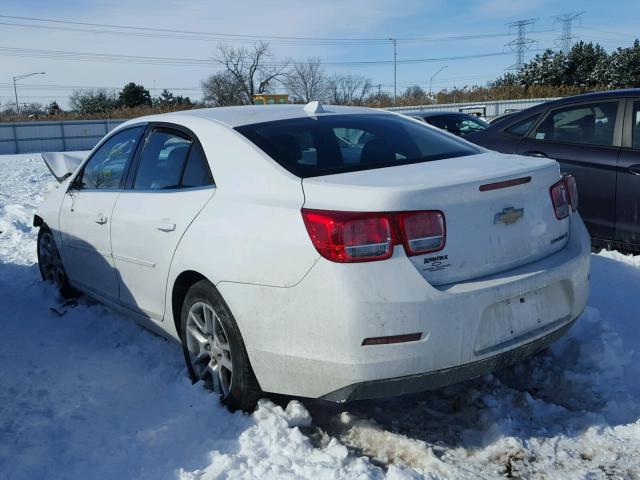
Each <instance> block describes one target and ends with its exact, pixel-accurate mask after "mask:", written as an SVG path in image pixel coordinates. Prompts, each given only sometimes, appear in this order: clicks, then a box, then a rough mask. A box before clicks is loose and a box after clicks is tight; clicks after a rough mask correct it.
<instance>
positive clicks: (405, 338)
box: [362, 333, 422, 346]
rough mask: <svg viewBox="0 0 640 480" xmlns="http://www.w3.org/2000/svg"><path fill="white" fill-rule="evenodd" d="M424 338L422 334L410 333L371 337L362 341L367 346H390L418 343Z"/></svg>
mask: <svg viewBox="0 0 640 480" xmlns="http://www.w3.org/2000/svg"><path fill="white" fill-rule="evenodd" d="M421 338H422V333H408V334H406V335H391V336H389V337H371V338H365V339H364V340H363V341H362V346H365V345H388V344H390V343H405V342H417V341H418V340H420V339H421Z"/></svg>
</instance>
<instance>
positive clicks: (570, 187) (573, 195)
mask: <svg viewBox="0 0 640 480" xmlns="http://www.w3.org/2000/svg"><path fill="white" fill-rule="evenodd" d="M562 178H563V180H564V181H565V183H566V184H567V192H568V193H569V203H570V204H571V210H572V211H574V212H575V211H576V210H577V209H578V185H577V184H576V179H575V178H573V175H569V174H568V173H567V174H565V175H564V176H563V177H562Z"/></svg>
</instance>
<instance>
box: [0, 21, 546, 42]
mask: <svg viewBox="0 0 640 480" xmlns="http://www.w3.org/2000/svg"><path fill="white" fill-rule="evenodd" d="M0 18H7V19H14V20H22V21H31V22H44V23H53V24H58V25H57V26H52V25H35V24H25V23H15V22H0V25H5V26H13V27H22V28H35V29H47V30H61V31H71V32H79V33H100V34H108V35H125V36H137V37H151V38H167V39H177V40H197V41H213V42H220V41H224V42H244V43H246V42H256V41H259V40H265V41H268V42H270V43H274V44H304V45H308V44H319V45H371V44H380V45H384V44H387V43H388V41H389V39H388V38H371V37H370V38H366V37H365V38H357V37H356V38H344V37H343V38H340V37H334V38H331V37H284V36H273V35H253V34H230V33H220V32H203V31H194V30H173V29H164V28H155V27H140V26H130V25H114V24H103V23H88V22H75V21H68V20H54V19H50V18H36V17H18V16H14V15H0ZM60 25H76V26H82V27H99V28H74V27H68V26H60ZM105 28H107V29H117V30H105ZM549 31H552V30H540V31H536V32H531V33H545V32H549ZM509 35H511V34H510V33H487V34H476V35H443V36H432V37H398V38H397V39H396V40H397V41H398V42H445V41H446V42H449V41H465V40H480V39H487V38H498V37H505V36H509ZM394 38H395V37H394Z"/></svg>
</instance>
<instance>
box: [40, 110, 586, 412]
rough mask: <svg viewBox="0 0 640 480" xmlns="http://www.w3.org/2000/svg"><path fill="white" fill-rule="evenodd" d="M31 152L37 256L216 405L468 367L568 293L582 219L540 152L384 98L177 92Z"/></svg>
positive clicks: (318, 393) (356, 389) (512, 342)
mask: <svg viewBox="0 0 640 480" xmlns="http://www.w3.org/2000/svg"><path fill="white" fill-rule="evenodd" d="M43 156H44V157H45V161H47V164H48V165H49V168H50V169H51V171H52V173H53V174H54V175H55V176H56V177H57V178H58V180H59V181H60V184H59V186H58V188H55V189H53V190H52V191H51V192H49V193H48V194H47V195H46V197H45V200H44V202H43V203H42V205H41V206H40V208H39V210H38V212H37V215H36V216H35V218H34V224H35V225H36V226H38V227H40V231H39V237H38V258H39V263H40V270H41V273H42V276H43V278H44V279H45V280H49V281H53V282H54V283H55V284H56V285H57V286H58V288H59V289H60V290H61V292H62V294H63V295H65V296H68V295H73V294H75V293H77V292H78V291H80V292H83V293H86V294H87V295H90V296H91V297H94V298H96V299H98V300H100V301H102V302H104V303H105V304H107V305H109V306H111V307H113V308H116V309H118V310H120V311H122V312H125V313H127V314H129V315H131V316H132V317H135V318H136V319H138V320H139V321H141V322H142V323H144V324H145V325H146V326H148V327H150V328H152V329H153V330H154V331H156V332H159V333H161V334H163V335H166V336H168V337H171V338H174V339H176V340H177V341H180V342H181V343H182V346H183V350H184V354H185V359H186V363H187V367H188V370H189V373H190V375H191V376H192V379H193V380H194V381H197V380H203V381H204V382H206V383H207V385H209V386H210V387H211V388H212V389H213V390H214V391H215V392H217V393H219V394H220V396H221V398H222V400H223V401H224V402H225V403H226V404H227V405H228V406H229V407H230V408H232V409H234V408H242V409H251V408H252V407H253V406H254V405H255V403H256V401H257V399H258V398H259V397H260V395H261V394H262V392H275V393H280V394H289V395H296V396H304V397H314V398H318V397H320V398H324V399H328V400H333V401H338V402H343V401H350V400H356V399H363V398H376V397H383V396H390V395H398V394H404V393H410V392H417V391H422V390H428V389H434V388H438V387H441V386H444V385H447V384H451V383H454V382H459V381H462V380H466V379H468V378H473V377H477V376H479V375H483V374H485V373H487V372H491V371H494V370H496V369H498V368H500V367H503V366H505V365H508V364H511V363H513V362H515V361H518V360H520V359H522V358H525V357H526V356H528V355H531V354H533V353H535V352H537V351H538V350H540V349H542V348H544V347H546V346H547V345H549V344H550V343H551V342H553V341H554V340H555V339H557V338H558V337H559V336H560V335H562V334H563V333H564V332H565V331H566V330H567V329H568V328H569V327H570V326H571V325H572V323H573V322H574V320H575V319H576V318H577V317H578V316H579V315H580V314H581V313H582V311H583V309H584V308H585V304H586V301H587V296H588V291H589V283H588V278H589V252H590V241H589V237H588V234H587V232H586V229H585V227H584V225H583V223H582V220H581V218H580V216H579V215H578V213H577V212H576V208H577V193H576V187H575V182H574V180H573V179H572V178H571V177H568V176H562V175H561V174H560V171H559V168H558V164H557V163H556V162H555V161H553V160H549V159H542V158H530V157H521V156H513V155H503V154H499V153H494V152H490V151H487V150H485V149H482V148H480V147H477V146H474V145H472V144H470V143H468V142H466V141H464V140H461V139H459V138H456V137H454V136H453V135H449V134H447V133H444V132H441V131H439V130H437V129H435V128H433V127H430V126H427V125H425V124H424V123H421V122H419V121H417V120H413V119H409V118H406V117H403V116H400V115H397V114H394V113H390V112H381V111H377V110H370V109H366V108H354V107H336V106H325V107H323V106H321V105H319V104H318V103H317V102H313V103H311V104H309V105H307V106H304V105H277V106H268V107H266V106H259V107H258V106H256V107H253V106H250V107H229V108H215V109H202V110H192V111H185V112H179V113H170V114H163V115H154V116H149V117H143V118H137V119H134V120H130V121H127V122H125V123H124V124H122V125H120V126H119V127H118V128H117V129H116V130H114V131H112V132H111V133H109V134H108V135H107V136H106V137H105V138H104V139H103V140H102V141H101V142H100V143H99V144H98V145H97V146H96V147H95V148H94V149H93V151H92V152H91V153H90V154H89V155H88V157H87V158H86V159H83V160H82V161H80V162H78V161H74V158H73V157H72V156H70V155H65V154H52V155H46V154H44V155H43ZM75 160H77V159H75ZM78 163H79V166H78ZM76 167H78V168H76Z"/></svg>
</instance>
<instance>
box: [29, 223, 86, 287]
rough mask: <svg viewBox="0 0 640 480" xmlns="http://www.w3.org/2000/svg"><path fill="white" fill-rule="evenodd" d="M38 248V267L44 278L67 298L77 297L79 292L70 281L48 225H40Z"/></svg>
mask: <svg viewBox="0 0 640 480" xmlns="http://www.w3.org/2000/svg"><path fill="white" fill-rule="evenodd" d="M37 250H38V268H39V269H40V276H41V277H42V280H44V281H45V282H50V283H53V284H54V285H55V286H56V288H57V289H58V292H60V295H62V297H63V298H65V299H68V298H74V297H77V296H78V295H79V292H78V291H77V290H76V289H75V288H73V287H72V286H71V284H70V283H69V277H67V272H66V271H65V269H64V265H63V263H62V257H61V256H60V251H59V250H58V246H57V245H56V241H55V239H54V237H53V234H52V233H51V230H49V228H48V227H47V226H46V225H43V226H42V227H40V230H39V231H38V247H37Z"/></svg>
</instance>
